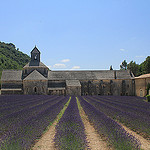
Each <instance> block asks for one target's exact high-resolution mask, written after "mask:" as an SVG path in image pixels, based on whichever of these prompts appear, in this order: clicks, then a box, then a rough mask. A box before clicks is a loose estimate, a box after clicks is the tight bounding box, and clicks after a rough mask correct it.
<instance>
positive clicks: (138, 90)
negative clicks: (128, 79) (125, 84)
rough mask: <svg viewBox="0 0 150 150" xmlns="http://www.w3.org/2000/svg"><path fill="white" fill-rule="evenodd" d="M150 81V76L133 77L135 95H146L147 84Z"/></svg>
mask: <svg viewBox="0 0 150 150" xmlns="http://www.w3.org/2000/svg"><path fill="white" fill-rule="evenodd" d="M148 83H150V78H136V79H135V95H136V96H141V97H143V96H146V95H147V84H148Z"/></svg>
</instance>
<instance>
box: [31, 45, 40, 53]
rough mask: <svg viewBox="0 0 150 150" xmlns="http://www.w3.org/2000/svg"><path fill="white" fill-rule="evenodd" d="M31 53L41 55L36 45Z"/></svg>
mask: <svg viewBox="0 0 150 150" xmlns="http://www.w3.org/2000/svg"><path fill="white" fill-rule="evenodd" d="M31 53H40V51H39V50H38V48H37V47H36V45H35V47H34V49H33V50H32V51H31Z"/></svg>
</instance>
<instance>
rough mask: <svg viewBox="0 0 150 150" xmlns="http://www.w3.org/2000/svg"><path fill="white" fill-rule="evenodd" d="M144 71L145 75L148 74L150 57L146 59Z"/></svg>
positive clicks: (149, 71)
mask: <svg viewBox="0 0 150 150" xmlns="http://www.w3.org/2000/svg"><path fill="white" fill-rule="evenodd" d="M144 69H145V72H146V73H150V56H148V57H147V58H146V61H145V68H144Z"/></svg>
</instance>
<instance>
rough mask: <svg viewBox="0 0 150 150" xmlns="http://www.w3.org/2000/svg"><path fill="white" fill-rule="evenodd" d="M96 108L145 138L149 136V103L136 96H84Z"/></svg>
mask: <svg viewBox="0 0 150 150" xmlns="http://www.w3.org/2000/svg"><path fill="white" fill-rule="evenodd" d="M84 98H85V99H86V100H87V101H88V102H89V103H90V104H92V105H93V106H94V107H95V108H96V109H98V110H100V111H101V112H103V113H105V114H106V115H108V116H109V117H111V118H112V119H115V120H117V121H119V122H121V123H123V124H124V125H126V126H127V127H129V128H131V129H132V130H134V131H137V132H138V133H142V135H143V136H144V137H145V138H150V104H149V103H146V102H144V101H141V100H139V99H140V98H139V99H138V97H121V96H120V97H119V96H112V99H111V98H109V97H107V96H105V97H104V96H102V97H101V96H94V97H92V96H86V97H84Z"/></svg>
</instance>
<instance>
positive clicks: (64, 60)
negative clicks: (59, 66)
mask: <svg viewBox="0 0 150 150" xmlns="http://www.w3.org/2000/svg"><path fill="white" fill-rule="evenodd" d="M69 61H70V59H63V60H62V61H61V62H63V63H66V62H69Z"/></svg>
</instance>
